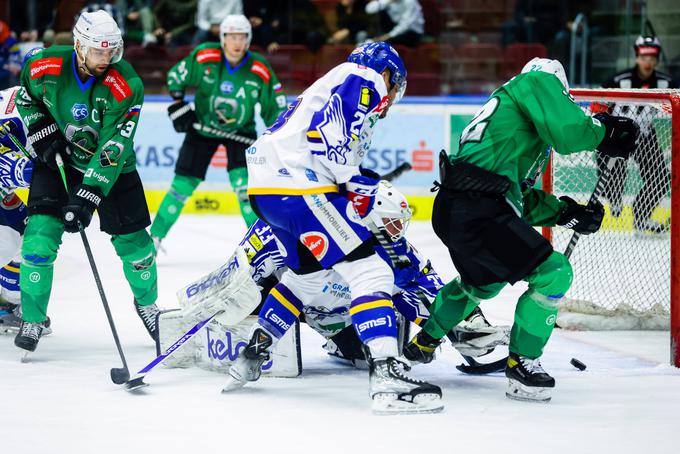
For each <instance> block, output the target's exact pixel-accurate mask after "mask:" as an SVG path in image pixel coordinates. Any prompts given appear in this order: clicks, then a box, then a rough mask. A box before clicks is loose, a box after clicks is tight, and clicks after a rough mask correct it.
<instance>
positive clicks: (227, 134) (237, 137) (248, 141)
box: [193, 123, 255, 145]
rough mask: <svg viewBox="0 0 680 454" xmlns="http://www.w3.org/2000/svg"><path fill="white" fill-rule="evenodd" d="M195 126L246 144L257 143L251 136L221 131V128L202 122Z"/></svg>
mask: <svg viewBox="0 0 680 454" xmlns="http://www.w3.org/2000/svg"><path fill="white" fill-rule="evenodd" d="M193 126H194V129H195V130H196V131H201V132H207V133H208V134H214V135H216V136H219V137H220V138H221V139H227V140H233V141H234V142H241V143H244V144H246V145H252V144H254V143H255V139H251V138H250V137H244V136H241V135H239V134H235V133H233V132H224V131H220V130H219V129H215V128H211V127H210V126H206V125H202V124H200V123H194V125H193Z"/></svg>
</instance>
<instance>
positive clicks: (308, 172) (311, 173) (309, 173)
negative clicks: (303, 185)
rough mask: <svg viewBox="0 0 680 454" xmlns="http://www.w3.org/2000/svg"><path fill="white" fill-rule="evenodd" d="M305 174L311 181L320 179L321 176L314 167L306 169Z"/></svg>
mask: <svg viewBox="0 0 680 454" xmlns="http://www.w3.org/2000/svg"><path fill="white" fill-rule="evenodd" d="M305 176H306V177H307V179H308V180H309V181H315V182H318V181H319V177H317V176H316V172H314V171H313V170H312V169H305Z"/></svg>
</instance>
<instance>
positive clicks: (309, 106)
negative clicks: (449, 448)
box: [225, 42, 443, 413]
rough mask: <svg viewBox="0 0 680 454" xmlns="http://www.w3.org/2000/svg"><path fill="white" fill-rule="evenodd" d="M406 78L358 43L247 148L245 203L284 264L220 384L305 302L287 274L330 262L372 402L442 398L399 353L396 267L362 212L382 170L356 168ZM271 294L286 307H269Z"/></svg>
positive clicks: (242, 378) (391, 407)
mask: <svg viewBox="0 0 680 454" xmlns="http://www.w3.org/2000/svg"><path fill="white" fill-rule="evenodd" d="M405 88H406V68H405V67H404V63H403V61H402V60H401V58H400V57H399V54H398V53H397V52H396V51H395V50H394V49H393V48H392V47H391V46H390V45H389V44H387V43H383V42H379V43H371V44H366V45H364V46H361V47H358V48H356V49H355V50H354V51H353V52H352V53H351V54H350V56H349V58H348V61H347V62H345V63H342V64H340V65H338V66H336V67H335V68H333V69H332V70H330V71H329V72H328V73H326V74H325V75H324V76H323V77H321V78H320V79H319V80H317V81H316V82H315V83H314V84H312V85H311V86H310V87H309V88H308V89H307V90H305V91H304V92H303V93H302V94H301V95H300V96H299V97H298V98H297V99H296V100H295V101H294V102H293V103H292V104H291V105H290V106H289V108H288V110H287V111H285V112H284V113H282V114H281V115H280V116H279V118H278V119H277V120H276V121H275V122H274V124H273V125H272V126H271V127H270V128H269V129H268V130H267V131H266V132H265V134H264V135H263V136H262V137H261V138H260V139H258V141H257V142H255V144H254V145H253V146H252V147H251V148H250V149H248V150H247V151H246V154H247V157H248V174H249V176H250V177H249V183H248V194H249V196H250V201H251V205H252V206H253V209H254V211H255V212H256V213H257V214H258V217H259V218H261V219H262V220H264V221H265V222H266V223H267V224H268V225H269V226H271V228H272V231H273V232H274V234H275V235H276V238H277V241H279V242H280V243H281V244H280V246H281V247H282V250H283V251H285V255H284V260H285V263H286V265H287V266H288V268H289V271H287V272H286V273H285V274H284V275H283V276H282V278H281V281H280V282H279V283H278V284H277V285H276V286H275V287H274V288H273V289H272V290H271V292H270V294H269V296H268V297H267V299H266V300H265V302H264V307H263V310H262V311H261V312H260V323H259V324H258V326H257V328H256V329H255V330H254V332H253V334H252V337H251V340H250V343H249V344H248V346H247V347H246V348H245V349H244V350H243V351H242V352H241V355H240V356H239V359H238V360H237V361H236V364H235V365H234V366H233V367H232V368H231V371H230V375H231V382H230V383H228V384H227V386H226V387H225V389H226V390H229V389H230V388H232V387H235V388H236V387H240V386H242V385H243V384H244V383H245V382H246V381H248V380H253V379H255V378H256V377H255V376H256V375H258V376H259V369H260V365H261V364H262V363H263V362H264V360H265V359H266V357H267V355H268V351H269V350H270V349H271V348H272V346H273V345H274V344H275V342H276V341H277V340H278V339H280V338H281V337H282V336H283V334H285V332H286V331H287V329H289V328H290V326H291V325H292V324H293V323H294V322H295V321H296V320H297V318H298V316H299V315H300V313H301V312H302V310H303V304H302V302H301V301H300V300H299V299H298V298H297V297H296V296H295V295H294V294H293V293H292V292H291V291H290V289H289V287H288V286H289V283H290V282H291V280H295V281H296V283H298V285H307V286H309V288H313V289H317V290H316V291H318V289H319V288H322V286H323V282H318V281H315V280H314V279H313V276H312V273H314V272H316V271H320V270H322V269H333V270H335V271H336V272H337V273H338V274H340V275H341V276H342V277H343V279H344V280H345V281H347V283H348V284H349V287H350V289H351V306H350V311H349V312H350V316H351V319H352V324H353V325H354V327H355V328H356V330H357V334H358V336H359V339H360V340H361V342H362V344H363V347H364V350H365V351H366V356H367V360H368V363H369V393H370V396H371V398H372V399H373V409H374V411H375V412H378V413H390V412H432V411H440V410H441V409H442V408H443V406H442V404H441V389H440V388H439V387H438V386H435V385H432V384H429V383H426V382H422V381H418V380H414V379H411V378H409V377H408V376H407V375H406V374H405V370H404V368H403V365H402V364H401V363H400V362H399V361H397V359H396V357H397V356H398V354H399V351H398V342H397V324H396V318H395V312H394V306H393V303H392V298H391V290H392V286H393V282H394V281H393V276H392V271H391V270H390V268H389V266H388V265H387V264H386V263H385V261H384V260H381V258H380V257H379V256H378V255H377V254H376V253H375V251H374V249H373V242H374V239H373V235H372V233H371V231H370V230H369V229H368V228H367V227H366V226H365V225H364V224H363V222H362V218H364V217H366V216H367V215H369V214H370V211H371V209H372V205H373V201H374V198H375V194H376V192H377V186H378V178H376V177H377V175H375V174H372V175H371V174H370V173H368V172H363V173H362V169H361V163H362V160H363V157H364V156H365V154H366V152H367V150H368V147H369V146H370V142H371V136H372V134H373V129H374V127H375V126H376V123H377V122H378V120H379V118H381V117H384V116H385V115H386V114H387V111H388V110H389V108H390V106H391V105H392V104H393V103H394V102H397V101H398V100H399V98H400V97H401V95H402V94H403V92H404V90H405ZM277 303H278V304H280V305H282V306H283V307H285V308H286V311H282V312H280V313H278V314H274V311H272V310H268V305H270V306H271V305H273V304H277ZM269 309H270V308H269ZM274 315H276V317H275V318H274V317H273V316H274Z"/></svg>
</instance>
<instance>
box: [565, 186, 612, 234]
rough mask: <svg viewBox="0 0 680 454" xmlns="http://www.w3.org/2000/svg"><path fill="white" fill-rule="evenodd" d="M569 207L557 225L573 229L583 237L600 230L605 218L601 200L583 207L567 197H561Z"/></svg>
mask: <svg viewBox="0 0 680 454" xmlns="http://www.w3.org/2000/svg"><path fill="white" fill-rule="evenodd" d="M560 200H561V201H563V202H565V203H566V204H567V206H566V207H565V208H564V210H563V211H562V214H561V215H560V217H559V219H558V220H557V225H561V226H562V227H566V228H568V229H572V230H573V231H575V232H578V233H580V234H581V235H588V234H590V233H595V232H597V231H598V230H600V226H601V225H602V218H604V207H603V206H602V204H601V203H600V201H599V200H596V201H595V202H593V203H589V204H588V205H581V204H580V203H577V202H576V201H575V200H574V199H572V198H571V197H567V196H566V195H564V196H562V197H560Z"/></svg>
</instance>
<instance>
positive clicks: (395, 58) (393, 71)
mask: <svg viewBox="0 0 680 454" xmlns="http://www.w3.org/2000/svg"><path fill="white" fill-rule="evenodd" d="M347 61H348V62H350V63H356V64H358V65H362V66H366V67H368V68H371V69H373V70H374V71H376V72H377V73H382V72H383V71H385V70H386V69H389V70H390V83H391V84H392V86H393V87H397V90H398V91H397V96H396V97H395V100H394V102H395V103H396V102H398V101H399V100H400V99H401V97H402V96H403V95H404V92H405V91H406V66H404V61H403V60H402V59H401V57H400V56H399V53H398V52H397V51H396V50H394V47H392V46H390V45H389V44H388V43H386V42H384V41H379V42H377V43H368V44H363V45H361V46H359V47H357V48H356V49H354V50H353V51H352V53H351V54H349V57H347Z"/></svg>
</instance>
